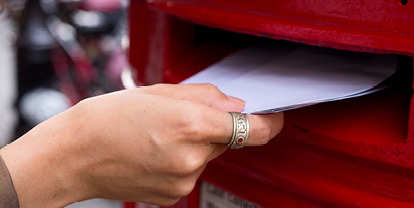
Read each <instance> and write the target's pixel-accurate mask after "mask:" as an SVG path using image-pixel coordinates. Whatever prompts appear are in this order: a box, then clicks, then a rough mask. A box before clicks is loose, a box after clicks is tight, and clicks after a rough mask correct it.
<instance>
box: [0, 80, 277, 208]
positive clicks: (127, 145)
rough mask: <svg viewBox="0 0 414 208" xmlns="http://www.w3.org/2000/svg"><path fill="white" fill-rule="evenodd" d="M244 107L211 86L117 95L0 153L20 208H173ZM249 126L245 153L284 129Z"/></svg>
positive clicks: (257, 119) (258, 121) (90, 103)
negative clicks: (84, 203) (92, 204)
mask: <svg viewBox="0 0 414 208" xmlns="http://www.w3.org/2000/svg"><path fill="white" fill-rule="evenodd" d="M243 107H244V106H243V103H242V102H241V101H239V100H237V99H235V98H232V97H227V96H225V95H224V94H222V93H221V92H219V91H218V90H217V88H215V87H213V86H211V85H155V86H150V87H143V88H138V89H133V90H125V91H119V92H115V93H111V94H107V95H103V96H99V97H95V98H91V99H87V100H85V101H82V102H81V103H79V104H77V105H76V106H74V107H73V108H71V109H70V110H68V111H66V112H64V113H62V114H60V115H58V116H55V117H54V118H52V119H50V120H48V121H46V122H44V123H42V124H41V125H39V126H37V127H35V128H34V129H33V130H32V131H30V132H29V133H28V134H26V135H25V136H23V137H22V138H20V139H19V140H17V141H16V142H14V143H12V144H11V145H9V146H8V147H6V148H4V149H2V150H0V153H1V155H2V156H3V158H4V160H5V162H6V164H7V166H8V168H9V171H10V173H11V175H12V178H13V181H14V184H15V188H16V191H17V194H18V196H19V201H20V203H21V207H26V206H30V207H58V206H64V205H66V204H68V203H72V202H74V201H79V200H85V199H89V198H108V199H115V200H124V201H141V202H146V203H151V204H160V205H170V204H173V203H175V202H176V201H177V200H179V198H180V197H182V196H185V195H187V194H188V193H190V191H191V190H192V189H193V187H194V184H195V182H196V181H197V179H198V177H199V175H200V174H201V172H202V171H203V170H204V168H205V166H206V165H207V163H208V162H209V161H210V160H212V159H214V158H216V157H217V156H219V155H220V154H222V153H223V152H224V151H225V150H226V147H225V146H224V145H223V144H226V143H227V142H228V141H229V140H230V137H231V134H232V128H233V127H232V118H231V116H230V114H228V113H227V111H241V110H242V109H243ZM248 118H249V122H250V135H249V139H248V142H247V144H246V146H253V145H262V144H265V143H267V142H268V141H269V140H270V139H271V138H273V137H274V136H275V135H276V134H277V133H279V132H280V130H281V128H282V125H283V115H282V114H271V115H265V116H258V115H248ZM21 151H23V152H24V153H25V154H20V153H19V152H21Z"/></svg>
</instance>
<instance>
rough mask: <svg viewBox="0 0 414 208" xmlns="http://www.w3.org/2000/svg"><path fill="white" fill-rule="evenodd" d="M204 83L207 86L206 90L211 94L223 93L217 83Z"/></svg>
mask: <svg viewBox="0 0 414 208" xmlns="http://www.w3.org/2000/svg"><path fill="white" fill-rule="evenodd" d="M202 85H203V87H204V88H206V90H207V91H208V92H209V94H212V95H216V94H221V92H220V90H219V89H218V87H217V86H215V85H212V84H210V83H206V84H202Z"/></svg>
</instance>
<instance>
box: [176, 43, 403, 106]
mask: <svg viewBox="0 0 414 208" xmlns="http://www.w3.org/2000/svg"><path fill="white" fill-rule="evenodd" d="M397 63H398V61H397V57H396V56H393V55H379V54H368V53H358V52H349V51H340V50H334V49H327V48H320V47H311V46H300V47H298V46H297V47H278V46H264V45H256V46H253V47H250V48H246V49H243V50H241V51H238V52H236V53H234V54H233V55H231V56H229V57H227V58H225V59H223V60H222V61H220V62H218V63H216V64H214V65H212V66H210V67H208V68H206V69H205V70H203V71H201V72H200V73H198V74H196V75H194V76H192V77H190V78H189V79H187V80H185V81H183V82H182V83H211V84H213V85H216V86H217V87H218V88H219V89H220V90H221V91H223V92H224V93H225V94H227V95H231V96H235V97H238V98H240V99H243V100H245V101H246V108H245V110H244V112H246V113H255V114H266V113H272V112H278V111H284V110H288V109H293V108H298V107H303V106H308V105H312V104H316V103H321V102H327V101H334V100H339V99H345V98H350V97H356V96H361V95H365V94H368V93H372V92H375V91H378V90H380V89H382V88H383V86H382V85H380V83H382V82H384V81H385V80H386V79H387V78H389V77H390V76H391V75H393V74H394V73H395V72H396V70H397Z"/></svg>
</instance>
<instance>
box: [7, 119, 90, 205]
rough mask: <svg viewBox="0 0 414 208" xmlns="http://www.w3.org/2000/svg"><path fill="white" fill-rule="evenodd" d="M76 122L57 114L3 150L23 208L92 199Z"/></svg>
mask: <svg viewBox="0 0 414 208" xmlns="http://www.w3.org/2000/svg"><path fill="white" fill-rule="evenodd" d="M69 117H70V116H69ZM76 125H77V124H76V122H74V120H73V119H70V118H68V116H61V115H59V116H55V117H54V118H52V119H50V120H48V121H46V122H44V123H42V124H40V125H38V126H36V127H35V128H33V129H32V130H31V131H29V132H28V133H27V134H25V135H23V136H22V137H21V138H19V139H18V140H16V141H15V142H13V143H12V144H10V145H8V146H7V147H5V148H3V149H1V150H0V153H1V155H2V156H3V159H4V161H5V163H6V165H7V167H8V169H9V172H10V175H11V177H12V181H13V184H14V187H15V190H16V193H17V196H18V199H19V203H20V207H21V208H24V207H64V206H65V205H67V204H70V203H73V202H76V201H80V200H84V199H87V198H88V196H87V194H86V193H88V191H87V190H85V187H84V186H82V184H81V180H79V174H78V173H79V165H78V164H77V161H76V158H77V157H75V155H74V151H73V150H74V149H75V148H76V146H77V144H76V142H77V141H79V139H75V138H74V136H76V135H75V134H77V133H78V132H77V131H76Z"/></svg>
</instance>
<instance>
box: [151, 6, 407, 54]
mask: <svg viewBox="0 0 414 208" xmlns="http://www.w3.org/2000/svg"><path fill="white" fill-rule="evenodd" d="M150 2H151V5H152V6H153V7H156V8H157V9H160V10H163V11H165V12H167V13H168V14H172V15H175V16H179V17H181V18H184V19H186V20H189V21H192V22H197V23H200V24H205V25H209V26H213V27H218V28H223V29H226V30H232V31H237V32H242V33H249V34H254V35H260V36H269V37H273V38H278V39H287V40H292V41H297V42H304V43H308V44H312V45H320V46H329V47H336V48H344V49H348V50H349V49H352V50H372V51H378V52H384V51H392V52H404V53H410V54H411V53H412V52H413V51H414V38H413V37H414V27H412V23H413V22H414V16H413V13H414V2H411V1H410V0H408V1H407V2H408V3H407V4H406V5H403V4H402V3H401V2H400V1H398V0H379V1H359V0H342V1H338V0H325V1H320V0H314V1H309V0H273V1H271V0H256V1H238V0H151V1H150ZM404 3H405V2H404Z"/></svg>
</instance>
